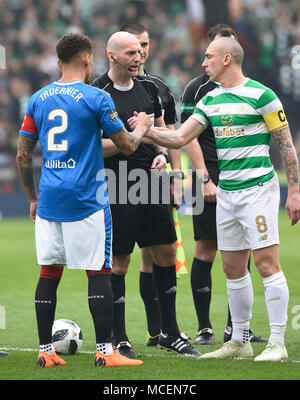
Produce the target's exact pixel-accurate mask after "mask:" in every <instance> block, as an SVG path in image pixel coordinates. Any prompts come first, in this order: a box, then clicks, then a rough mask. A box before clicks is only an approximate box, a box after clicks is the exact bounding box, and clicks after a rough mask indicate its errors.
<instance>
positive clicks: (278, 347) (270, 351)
mask: <svg viewBox="0 0 300 400" xmlns="http://www.w3.org/2000/svg"><path fill="white" fill-rule="evenodd" d="M287 358H288V352H287V351H286V348H285V345H284V344H283V343H281V342H275V341H270V342H269V343H268V344H267V347H266V348H265V350H264V351H263V352H262V353H261V354H260V355H259V356H257V357H255V358H254V361H281V360H287Z"/></svg>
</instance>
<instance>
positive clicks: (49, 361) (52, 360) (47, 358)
mask: <svg viewBox="0 0 300 400" xmlns="http://www.w3.org/2000/svg"><path fill="white" fill-rule="evenodd" d="M66 364H67V363H66V362H65V360H63V359H62V358H60V357H59V356H58V355H57V354H56V353H53V354H49V353H46V352H45V351H40V352H39V355H38V359H37V363H36V365H37V366H38V367H43V368H46V367H54V366H55V365H66Z"/></svg>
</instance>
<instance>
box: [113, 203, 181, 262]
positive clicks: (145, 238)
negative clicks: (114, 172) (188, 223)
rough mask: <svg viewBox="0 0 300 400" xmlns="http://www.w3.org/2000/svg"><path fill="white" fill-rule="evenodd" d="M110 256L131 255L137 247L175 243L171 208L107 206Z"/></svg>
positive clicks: (139, 205)
mask: <svg viewBox="0 0 300 400" xmlns="http://www.w3.org/2000/svg"><path fill="white" fill-rule="evenodd" d="M110 208H111V213H112V223H113V244H112V249H113V255H122V254H131V253H132V252H133V249H134V245H135V243H137V244H138V245H139V247H141V248H142V247H147V246H154V245H159V244H169V243H174V242H175V241H176V240H177V236H176V232H175V227H174V221H173V217H172V208H171V207H170V206H169V205H165V204H136V205H133V204H111V206H110Z"/></svg>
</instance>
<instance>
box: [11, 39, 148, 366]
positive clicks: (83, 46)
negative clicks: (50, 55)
mask: <svg viewBox="0 0 300 400" xmlns="http://www.w3.org/2000/svg"><path fill="white" fill-rule="evenodd" d="M56 50H57V55H58V65H59V67H60V69H61V70H62V76H61V79H59V80H58V81H57V82H54V83H52V84H50V85H48V86H46V87H44V88H42V89H41V90H39V91H38V92H36V93H35V94H34V95H33V96H32V97H31V99H30V101H29V103H28V106H27V110H26V115H25V118H24V122H23V124H22V127H21V129H20V135H19V143H18V154H17V165H18V169H19V173H20V177H21V180H22V182H23V185H24V188H25V190H26V193H27V197H28V201H29V203H30V216H31V219H32V221H33V222H34V223H35V237H36V251H37V262H38V264H39V265H41V274H40V278H39V281H38V284H37V288H36V293H35V308H36V317H37V325H38V333H39V340H40V353H39V355H38V361H37V365H38V366H41V367H51V366H54V365H64V364H65V361H64V360H62V359H61V358H60V357H59V356H57V354H56V353H55V349H54V345H53V343H52V337H51V331H52V325H53V322H54V316H55V308H56V291H57V287H58V284H59V281H60V278H61V276H62V272H63V267H64V265H67V266H68V268H73V269H85V270H86V273H87V276H88V279H89V289H88V299H89V308H90V311H91V314H92V318H93V322H94V327H95V334H96V343H97V351H96V356H95V365H96V366H120V365H141V364H142V361H140V360H130V359H128V358H126V357H124V356H121V355H120V354H119V353H118V352H117V351H116V350H113V348H112V345H111V341H110V332H111V323H112V309H113V308H112V307H113V296H112V292H111V285H110V278H111V240H112V233H111V217H110V208H109V202H108V197H107V189H106V178H105V172H104V166H103V157H102V146H101V134H102V131H103V132H105V134H106V135H107V136H109V137H110V138H111V139H112V140H113V142H114V143H115V144H116V146H118V148H119V149H120V151H122V152H124V153H125V154H131V153H132V152H134V151H135V150H136V148H137V147H138V145H139V144H140V141H141V139H142V137H143V135H144V134H145V132H146V131H147V129H149V127H150V126H151V122H150V119H149V118H148V117H147V116H146V115H145V114H143V115H142V116H141V118H140V121H139V124H138V125H139V126H137V128H136V129H135V130H134V131H133V132H127V131H126V130H125V128H124V125H123V123H122V121H121V120H120V119H119V117H118V114H117V112H116V110H115V106H114V102H113V100H112V99H111V97H110V95H109V94H108V93H106V92H105V91H103V90H100V89H98V88H95V87H91V86H89V85H87V84H86V82H88V80H89V78H90V76H91V73H92V67H93V45H92V42H91V40H90V38H88V37H87V36H84V35H81V34H72V33H70V34H67V35H64V36H63V37H62V38H61V39H60V40H59V42H58V44H57V47H56ZM37 141H39V143H40V146H41V149H42V156H43V164H42V174H41V179H40V184H39V191H38V194H37V192H36V189H35V186H34V180H33V171H32V152H33V150H34V147H35V146H36V143H37Z"/></svg>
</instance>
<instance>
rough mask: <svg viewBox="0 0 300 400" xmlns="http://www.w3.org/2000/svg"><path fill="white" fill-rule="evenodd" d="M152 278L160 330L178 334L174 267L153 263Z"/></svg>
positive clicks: (169, 333)
mask: <svg viewBox="0 0 300 400" xmlns="http://www.w3.org/2000/svg"><path fill="white" fill-rule="evenodd" d="M153 279H154V284H155V287H156V291H157V295H158V301H159V307H160V312H161V323H162V327H161V329H162V332H163V333H167V334H168V335H171V336H176V335H178V334H179V333H180V332H179V329H178V325H177V321H176V291H177V282H176V267H175V265H171V266H169V267H160V266H159V265H156V264H155V263H153Z"/></svg>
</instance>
